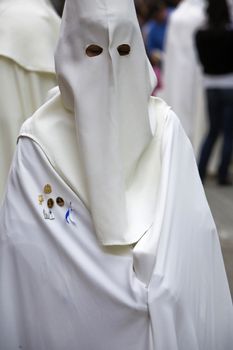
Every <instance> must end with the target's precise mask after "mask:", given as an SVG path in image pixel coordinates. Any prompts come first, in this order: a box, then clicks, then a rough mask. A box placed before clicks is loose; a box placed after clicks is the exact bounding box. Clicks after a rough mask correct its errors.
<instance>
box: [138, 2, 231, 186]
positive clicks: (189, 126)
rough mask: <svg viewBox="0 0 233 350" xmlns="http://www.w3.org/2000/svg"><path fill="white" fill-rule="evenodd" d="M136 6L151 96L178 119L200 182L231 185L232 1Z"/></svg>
mask: <svg viewBox="0 0 233 350" xmlns="http://www.w3.org/2000/svg"><path fill="white" fill-rule="evenodd" d="M135 5H136V10H137V14H138V19H139V23H140V26H141V30H142V34H143V37H144V41H145V47H146V50H147V54H148V57H149V59H150V62H151V64H152V66H153V68H154V71H155V73H156V76H157V79H158V84H157V88H156V90H155V91H154V95H158V96H160V97H163V98H164V99H165V100H166V101H167V102H168V103H169V104H170V105H171V106H172V108H173V109H174V110H175V112H176V113H177V115H178V117H179V118H180V120H181V123H182V125H183V127H184V129H185V131H186V133H187V135H188V137H189V138H190V141H191V142H192V145H193V148H194V151H195V155H196V158H197V162H198V165H199V172H200V176H201V179H202V181H203V182H204V181H205V179H206V175H207V174H213V175H215V176H216V178H217V182H218V184H219V185H224V186H225V185H232V174H231V168H232V149H233V63H232V62H233V57H232V55H233V54H232V52H233V47H232V46H233V30H232V1H231V0H229V1H228V2H227V0H218V1H214V0H182V1H179V0H174V1H166V0H144V1H143V0H135ZM216 144H217V146H216ZM215 146H216V147H215Z"/></svg>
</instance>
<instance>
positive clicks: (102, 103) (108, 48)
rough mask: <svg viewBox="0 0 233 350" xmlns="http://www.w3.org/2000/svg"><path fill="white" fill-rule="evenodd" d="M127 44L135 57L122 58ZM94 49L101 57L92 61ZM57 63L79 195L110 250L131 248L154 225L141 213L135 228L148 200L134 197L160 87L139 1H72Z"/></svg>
mask: <svg viewBox="0 0 233 350" xmlns="http://www.w3.org/2000/svg"><path fill="white" fill-rule="evenodd" d="M125 44H126V45H128V46H129V47H130V53H129V54H128V55H125V56H121V55H120V54H119V51H118V50H119V49H118V48H119V46H121V45H125ZM90 45H98V47H100V48H101V49H102V53H100V54H99V55H97V56H94V57H89V56H88V55H87V53H86V49H87V48H88V47H89V46H90ZM55 64H56V72H57V76H58V82H59V86H60V90H61V94H62V99H63V102H64V104H65V106H66V108H67V109H69V110H71V111H73V112H74V114H75V119H76V133H77V141H78V148H79V153H80V157H81V166H82V168H83V174H84V177H85V189H80V192H82V193H84V194H83V197H84V198H82V199H83V200H84V202H85V203H86V205H87V206H88V208H89V209H90V211H91V214H92V217H93V222H94V225H95V229H96V233H97V236H98V238H99V240H100V241H101V242H102V243H103V244H107V245H109V244H129V243H133V242H135V241H136V240H138V239H139V238H140V237H141V236H142V235H143V234H144V233H145V231H146V230H147V229H148V228H149V227H150V226H151V224H152V215H149V216H150V217H148V214H146V217H145V216H144V215H143V213H142V218H140V219H139V221H140V223H139V222H138V224H136V226H135V225H134V224H132V222H133V221H134V217H132V212H135V213H136V212H137V213H138V208H137V210H136V211H134V209H132V207H134V206H137V207H138V206H139V207H140V206H144V207H148V201H147V198H146V199H145V198H143V195H142V196H141V192H143V189H142V188H138V189H137V190H136V191H135V190H134V191H133V192H134V193H133V196H131V195H129V193H130V192H132V187H135V177H137V176H136V173H137V174H138V173H140V174H141V175H142V174H143V171H144V169H143V167H144V165H143V162H144V163H145V159H144V155H145V153H146V150H147V149H148V148H149V146H150V143H151V141H152V133H151V129H150V123H149V117H148V103H149V98H150V94H151V91H152V90H153V87H154V84H155V77H154V75H152V73H151V67H150V65H149V64H148V59H147V56H146V53H145V49H144V44H143V40H142V36H141V33H140V28H139V25H138V22H137V17H136V13H135V8H134V2H133V0H117V1H116V0H85V1H83V0H67V1H66V4H65V9H64V13H63V20H62V28H61V33H60V40H59V42H58V47H57V50H56V54H55ZM144 168H145V167H144ZM141 175H140V176H141ZM144 175H145V177H146V174H144ZM147 191H148V188H147ZM129 197H131V199H130V200H129ZM133 198H134V199H135V200H133ZM144 199H145V200H144ZM144 202H145V203H144ZM149 202H150V201H149ZM137 203H138V204H137ZM143 203H144V204H145V205H144V204H143ZM145 211H147V212H148V210H147V209H146V208H145ZM130 213H131V214H130ZM135 219H136V218H135ZM136 222H137V220H135V223H136Z"/></svg>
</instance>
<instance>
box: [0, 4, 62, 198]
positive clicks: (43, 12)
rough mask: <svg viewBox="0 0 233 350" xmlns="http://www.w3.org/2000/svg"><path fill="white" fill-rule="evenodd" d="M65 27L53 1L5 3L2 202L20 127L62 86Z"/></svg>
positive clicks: (0, 9)
mask: <svg viewBox="0 0 233 350" xmlns="http://www.w3.org/2000/svg"><path fill="white" fill-rule="evenodd" d="M59 27H60V20H59V17H58V16H57V15H56V13H55V11H54V10H53V8H52V6H51V5H50V4H49V2H48V1H47V0H1V1H0V76H1V86H0V202H1V199H2V196H3V192H4V188H5V182H6V178H7V175H8V172H9V168H10V163H11V161H12V157H13V153H14V150H15V145H16V142H17V136H18V133H19V130H20V127H21V125H22V123H23V122H24V121H25V119H26V118H27V117H29V116H31V115H32V114H33V113H34V112H35V110H36V109H37V108H39V106H40V105H41V104H42V103H44V101H45V98H46V95H47V92H48V90H49V89H51V88H52V87H53V86H55V85H56V79H55V67H54V49H55V45H56V41H57V38H58V31H59Z"/></svg>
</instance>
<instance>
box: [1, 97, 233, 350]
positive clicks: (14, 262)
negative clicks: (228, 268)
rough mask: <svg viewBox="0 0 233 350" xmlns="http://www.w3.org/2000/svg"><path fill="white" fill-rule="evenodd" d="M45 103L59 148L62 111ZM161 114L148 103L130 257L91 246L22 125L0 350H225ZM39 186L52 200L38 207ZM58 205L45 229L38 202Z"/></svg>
mask: <svg viewBox="0 0 233 350" xmlns="http://www.w3.org/2000/svg"><path fill="white" fill-rule="evenodd" d="M53 104H54V108H55V110H56V112H59V110H60V112H59V113H60V114H61V115H63V117H64V124H63V123H60V124H59V123H58V124H57V125H56V129H58V128H60V131H59V133H60V135H62V130H63V131H64V139H65V140H66V135H65V133H66V132H65V129H66V126H67V124H66V122H65V119H66V117H67V112H66V111H64V109H62V105H61V104H60V107H59V109H57V106H56V99H55V100H53ZM46 108H47V112H48V117H49V116H52V113H51V108H52V106H51V105H50V104H47V107H46ZM150 110H151V111H152V110H153V107H151V108H150ZM162 111H163V113H160V112H159V110H158V109H157V105H156V104H155V105H154V113H153V117H154V118H156V120H155V121H154V125H156V130H157V129H158V126H159V125H161V122H164V123H165V124H164V129H162V137H161V140H160V143H161V151H160V161H161V175H160V182H159V191H158V194H157V207H156V209H155V212H154V225H153V227H152V228H151V230H149V231H148V232H147V234H146V235H145V236H144V237H143V238H142V240H140V241H139V242H138V243H137V244H136V246H134V247H132V246H125V247H103V246H102V245H100V243H99V242H98V240H97V236H96V231H95V229H94V226H93V222H92V219H91V215H90V213H89V211H88V210H87V208H86V207H85V205H84V204H83V203H82V201H80V199H79V197H78V196H77V194H76V193H75V192H74V191H73V190H72V189H71V187H70V186H69V185H68V184H67V182H66V180H65V178H64V176H62V175H61V174H59V173H58V172H57V171H56V169H55V168H54V167H55V166H56V164H53V166H52V164H51V162H50V161H49V159H50V156H51V155H50V154H46V151H45V150H44V151H42V148H41V146H42V147H43V145H40V146H39V144H38V143H37V141H36V137H35V135H34V139H35V140H34V141H33V140H32V138H33V128H31V129H30V125H35V124H34V121H35V120H34V119H36V116H34V117H33V118H32V119H31V120H28V121H27V123H26V125H25V127H23V129H22V133H23V135H24V136H23V135H22V137H21V138H20V139H19V144H18V147H17V152H16V154H15V157H14V161H13V164H12V167H11V173H10V177H9V181H8V187H7V192H6V197H5V200H4V203H3V207H2V209H1V213H0V315H1V317H0V349H4V350H12V349H17V348H21V349H30V350H48V349H49V350H64V349H69V350H76V349H77V348H78V349H80V350H103V349H113V350H119V349H127V350H165V349H166V350H187V349H190V350H207V349H208V350H209V349H211V350H230V349H232V344H233V311H232V302H231V297H230V292H229V288H228V284H227V280H226V275H225V271H224V265H223V260H222V256H221V251H220V246H219V240H218V236H217V232H216V228H215V225H214V222H213V219H212V216H211V213H210V210H209V208H208V204H207V202H206V198H205V195H204V191H203V188H202V185H201V183H200V180H199V177H198V172H197V168H196V164H195V160H194V156H193V153H192V148H191V146H190V143H189V141H188V140H187V138H186V136H185V134H184V132H183V130H182V127H181V126H180V123H179V121H178V119H177V117H176V116H175V115H174V113H173V112H171V111H168V110H165V109H164V108H162ZM48 119H49V118H48ZM29 124H30V125H29ZM73 125H74V119H73ZM51 126H52V123H51ZM64 126H65V129H64ZM28 130H30V132H31V134H30V135H28V136H30V138H31V139H29V138H28V137H27V135H26V134H27V131H28ZM54 132H55V133H56V132H57V131H56V130H54V129H51V136H52V137H53V133H54ZM154 135H157V133H156V131H155V133H154ZM74 137H75V135H74ZM154 137H155V136H154ZM61 142H62V139H61ZM70 142H71V143H72V134H71V141H70ZM66 146H67V145H66ZM66 149H68V148H66ZM66 149H65V150H66ZM65 150H64V151H63V152H62V157H66V153H65ZM67 157H68V158H69V155H67ZM156 166H157V165H156ZM45 184H50V185H51V187H52V193H50V194H47V195H46V194H43V196H44V199H45V201H44V202H43V203H42V205H40V204H39V202H38V196H39V195H40V194H41V193H43V187H44V185H45ZM58 196H59V197H62V198H63V199H64V201H65V206H64V207H59V206H57V205H56V203H55V206H54V208H52V209H51V210H52V213H53V216H54V220H45V219H44V216H43V209H44V210H45V211H46V212H47V211H48V208H47V206H46V200H47V199H48V198H49V197H51V198H52V199H53V200H54V202H55V201H56V198H57V197H58ZM99 200H100V201H101V200H102V199H101V198H99ZM70 203H72V209H73V212H72V213H73V214H72V221H69V223H67V221H66V219H65V216H66V211H67V209H68V208H69V206H70Z"/></svg>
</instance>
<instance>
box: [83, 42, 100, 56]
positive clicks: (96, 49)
mask: <svg viewBox="0 0 233 350" xmlns="http://www.w3.org/2000/svg"><path fill="white" fill-rule="evenodd" d="M102 52H103V48H102V47H100V46H99V45H95V44H92V45H89V46H88V47H87V48H86V54H87V56H88V57H95V56H99V55H101V53H102Z"/></svg>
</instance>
